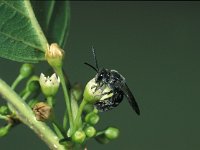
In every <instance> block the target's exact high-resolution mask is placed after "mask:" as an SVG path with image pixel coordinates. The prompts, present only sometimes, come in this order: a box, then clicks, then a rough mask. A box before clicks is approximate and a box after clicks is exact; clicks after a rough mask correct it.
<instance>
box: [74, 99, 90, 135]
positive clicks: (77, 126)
mask: <svg viewBox="0 0 200 150" xmlns="http://www.w3.org/2000/svg"><path fill="white" fill-rule="evenodd" d="M86 104H87V102H86V101H85V100H84V99H83V100H82V102H81V105H80V107H79V109H78V113H77V116H76V119H75V123H74V125H75V127H74V130H73V132H75V131H76V130H77V128H79V123H80V119H81V114H82V112H83V108H84V107H85V105H86Z"/></svg>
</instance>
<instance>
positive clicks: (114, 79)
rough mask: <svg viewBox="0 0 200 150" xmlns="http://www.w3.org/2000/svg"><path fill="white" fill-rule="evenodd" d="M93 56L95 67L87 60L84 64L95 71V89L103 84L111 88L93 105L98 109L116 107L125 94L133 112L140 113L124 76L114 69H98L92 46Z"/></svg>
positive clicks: (103, 109)
mask: <svg viewBox="0 0 200 150" xmlns="http://www.w3.org/2000/svg"><path fill="white" fill-rule="evenodd" d="M92 53H93V58H94V62H95V67H94V66H93V65H91V64H89V63H87V62H85V63H84V64H85V65H87V66H89V67H91V68H92V69H93V70H95V71H96V73H97V74H96V75H95V77H94V78H95V82H96V84H97V86H96V87H95V88H96V89H95V90H98V89H103V88H104V87H105V86H107V87H109V89H111V90H110V91H108V92H104V93H103V94H104V95H105V96H103V97H104V98H103V99H100V100H99V101H97V102H96V103H95V104H94V106H95V107H96V108H97V109H98V110H99V111H100V112H104V111H108V110H111V109H113V108H115V107H117V106H118V105H119V104H120V103H121V102H122V100H123V97H124V96H125V97H126V98H127V99H128V102H129V104H130V105H131V107H132V108H133V110H135V112H136V113H137V114H138V115H140V109H139V106H138V104H137V102H136V100H135V98H134V96H133V93H132V92H131V90H130V89H129V87H128V85H127V84H126V80H125V78H124V77H123V76H122V75H121V74H120V73H119V72H118V71H116V70H112V69H111V70H110V69H105V68H102V69H99V66H98V62H97V57H96V53H95V50H94V48H93V47H92Z"/></svg>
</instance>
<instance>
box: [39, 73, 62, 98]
mask: <svg viewBox="0 0 200 150" xmlns="http://www.w3.org/2000/svg"><path fill="white" fill-rule="evenodd" d="M39 83H40V86H41V89H42V92H43V94H44V95H45V96H46V97H49V96H55V94H56V93H57V91H58V88H59V85H60V78H59V77H57V76H56V74H55V73H54V74H53V75H52V76H51V77H49V76H47V77H46V76H45V75H44V74H43V73H41V74H40V80H39Z"/></svg>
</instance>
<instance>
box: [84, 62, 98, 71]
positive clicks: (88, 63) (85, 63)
mask: <svg viewBox="0 0 200 150" xmlns="http://www.w3.org/2000/svg"><path fill="white" fill-rule="evenodd" d="M84 64H85V65H87V66H89V67H91V68H92V69H94V70H95V71H96V72H97V73H98V70H97V69H96V68H95V67H94V66H92V65H90V64H89V63H86V62H85V63H84Z"/></svg>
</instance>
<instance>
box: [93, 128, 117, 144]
mask: <svg viewBox="0 0 200 150" xmlns="http://www.w3.org/2000/svg"><path fill="white" fill-rule="evenodd" d="M118 136H119V129H117V128H114V127H108V128H107V129H105V130H103V131H100V132H98V133H97V136H96V137H95V139H96V140H97V141H98V142H99V143H101V144H107V143H109V142H110V141H111V140H114V139H116V138H117V137H118Z"/></svg>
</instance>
